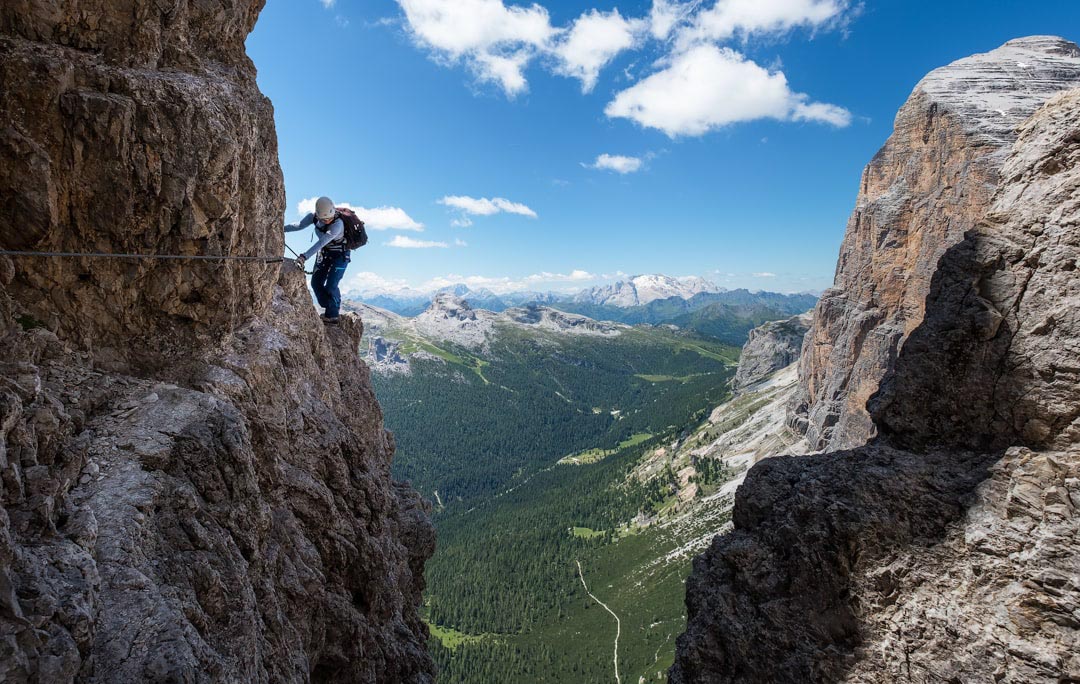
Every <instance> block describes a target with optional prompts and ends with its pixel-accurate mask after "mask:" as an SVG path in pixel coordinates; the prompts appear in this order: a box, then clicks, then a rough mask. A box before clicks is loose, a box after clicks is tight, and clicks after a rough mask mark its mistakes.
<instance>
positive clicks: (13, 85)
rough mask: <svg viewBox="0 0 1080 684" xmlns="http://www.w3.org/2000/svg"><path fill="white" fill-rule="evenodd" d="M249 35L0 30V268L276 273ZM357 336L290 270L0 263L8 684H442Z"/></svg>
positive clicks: (187, 27) (407, 519)
mask: <svg viewBox="0 0 1080 684" xmlns="http://www.w3.org/2000/svg"><path fill="white" fill-rule="evenodd" d="M261 7H262V2H246V1H240V0H234V1H231V2H230V1H229V0H218V1H215V2H194V1H192V2H186V1H183V0H176V1H172V2H150V1H149V0H129V1H126V2H104V1H97V2H94V1H90V0H87V1H81V2H80V1H78V0H67V1H59V0H57V1H54V2H47V1H46V2H41V1H38V2H28V1H27V2H24V1H21V0H10V1H6V2H4V3H3V4H2V6H0V83H3V88H2V89H0V122H3V123H2V124H0V197H2V198H3V200H2V203H0V247H2V248H4V249H17V250H50V251H52V250H59V251H76V252H87V251H95V252H109V253H112V252H130V253H137V254H148V253H155V254H156V253H163V254H219V255H220V254H229V255H270V256H278V255H279V254H280V252H281V245H282V238H281V215H282V213H283V209H284V191H283V187H282V181H281V172H280V169H279V167H278V161H277V151H276V138H275V133H274V127H273V117H272V110H271V106H270V103H269V101H268V100H266V99H265V98H264V97H263V96H262V95H261V94H260V93H259V91H258V89H257V87H256V85H255V79H254V76H255V73H254V68H253V66H252V64H251V63H250V61H249V60H248V58H247V57H246V55H245V54H244V49H243V44H244V39H245V38H246V36H247V34H248V32H249V31H250V30H251V28H252V27H253V25H254V23H255V20H256V17H257V15H258V12H259V10H260V9H261ZM362 333H363V325H362V323H361V321H360V319H359V318H358V317H356V316H355V315H351V314H350V315H346V316H344V317H343V320H342V323H341V324H340V325H339V326H336V327H329V328H324V326H323V324H322V323H321V322H320V321H319V319H318V317H317V316H316V314H315V310H314V307H313V306H312V303H311V297H310V294H309V292H308V289H307V286H306V284H305V282H304V278H303V274H301V273H300V272H299V271H297V270H296V269H295V268H294V267H293V266H292V265H291V264H288V263H287V264H284V265H283V264H281V263H246V262H245V263H204V262H176V261H113V260H91V259H82V258H80V259H28V258H24V257H15V258H8V257H0V681H7V682H42V683H44V682H49V683H52V682H73V681H78V682H89V681H99V682H100V681H116V682H309V681H310V682H431V681H433V675H434V666H433V664H432V661H431V659H430V657H429V655H428V654H427V651H426V642H427V636H428V633H427V628H426V627H425V626H424V624H423V622H422V621H421V619H420V616H419V606H420V600H421V596H420V594H421V591H422V589H423V568H424V562H425V561H426V559H427V558H429V557H430V556H431V554H432V553H433V551H434V544H435V538H434V530H433V528H432V526H431V524H430V522H429V520H428V516H427V508H426V505H425V504H424V503H423V502H422V501H421V500H420V498H419V496H418V495H417V494H416V493H415V492H413V491H412V490H411V489H410V488H409V487H408V486H406V485H402V484H400V483H395V482H393V480H392V479H391V477H390V461H391V458H392V455H393V451H394V440H393V437H392V435H390V434H389V433H388V432H386V431H385V429H384V428H383V421H382V413H381V410H380V408H379V405H378V403H377V402H376V400H375V397H374V393H373V391H372V388H371V382H370V373H369V371H368V369H367V367H366V366H365V365H364V364H363V363H362V362H361V361H360V360H359V358H358V356H357V347H358V345H359V344H360V341H361V336H362Z"/></svg>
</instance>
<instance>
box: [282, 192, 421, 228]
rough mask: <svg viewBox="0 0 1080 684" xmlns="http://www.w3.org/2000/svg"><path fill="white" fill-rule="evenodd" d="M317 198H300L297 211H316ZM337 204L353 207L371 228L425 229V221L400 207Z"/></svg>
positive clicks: (299, 212)
mask: <svg viewBox="0 0 1080 684" xmlns="http://www.w3.org/2000/svg"><path fill="white" fill-rule="evenodd" d="M317 200H318V198H317V197H309V198H307V199H304V200H300V202H299V203H298V204H297V205H296V212H297V213H298V214H300V215H301V216H304V215H306V214H310V213H312V212H314V211H315V202H316V201H317ZM336 206H338V207H344V208H345V209H351V210H352V212H353V213H354V214H356V215H357V216H359V217H360V220H361V221H363V222H364V225H365V226H366V227H367V228H370V229H371V230H415V231H418V232H419V231H422V230H424V224H423V223H420V222H418V221H415V220H414V219H413V218H412V217H411V216H409V215H408V214H407V213H406V212H405V210H404V209H402V208H400V207H385V206H384V207H372V208H368V207H361V206H355V205H352V204H349V203H348V202H338V203H337V204H336Z"/></svg>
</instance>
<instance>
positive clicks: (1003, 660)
mask: <svg viewBox="0 0 1080 684" xmlns="http://www.w3.org/2000/svg"><path fill="white" fill-rule="evenodd" d="M996 175H997V176H998V178H999V179H1000V183H999V187H998V189H997V191H996V193H995V194H994V196H993V197H992V198H991V200H990V201H988V202H987V203H986V205H985V206H984V207H983V211H982V213H981V216H979V217H976V218H974V219H973V220H972V227H971V228H970V229H969V230H968V231H967V232H966V234H965V235H964V236H963V237H962V238H961V239H960V241H959V242H957V243H956V244H954V245H952V246H951V247H949V248H948V249H946V251H945V252H944V254H943V256H942V257H941V259H940V261H939V263H938V265H937V270H936V271H935V272H934V273H933V277H932V280H931V283H930V284H929V288H928V293H929V294H928V297H927V299H926V302H925V315H923V316H922V317H921V319H922V320H921V323H920V324H919V325H918V326H916V327H915V328H914V329H913V330H912V332H911V333H910V335H909V336H908V338H907V341H906V342H905V343H904V344H903V346H902V348H900V349H899V351H898V354H897V358H896V360H895V362H894V363H893V364H890V369H889V371H888V372H887V374H885V377H884V379H883V380H882V382H881V389H880V391H879V392H878V393H877V394H876V395H875V396H873V397H872V398H871V400H870V402H869V405H870V410H869V415H870V416H871V417H872V419H873V421H874V422H873V426H874V427H875V428H876V430H877V432H878V436H877V438H876V439H875V440H874V441H873V442H872V443H870V444H868V445H864V446H862V447H860V448H857V449H854V450H845V451H838V452H833V453H825V454H821V455H815V456H810V457H799V458H777V459H770V460H766V461H763V462H762V463H760V464H758V465H757V466H755V467H754V468H753V469H752V470H751V471H750V473H749V474H748V476H747V478H746V482H745V484H744V485H743V486H742V487H741V488H740V489H739V490H738V493H737V495H736V503H735V511H734V531H733V532H732V533H731V534H729V535H726V536H722V537H717V538H716V539H715V540H714V542H713V544H712V546H711V547H710V549H709V550H708V551H707V552H706V553H705V554H703V555H702V556H700V557H699V558H697V559H696V560H695V564H694V571H693V574H692V575H691V577H690V579H689V580H688V581H687V607H688V611H689V621H688V625H687V631H686V633H685V634H684V635H683V636H681V637H680V638H679V641H678V646H677V657H676V663H675V665H674V667H673V669H672V672H671V674H672V681H674V682H839V681H846V682H881V683H885V682H895V681H914V682H941V681H953V682H983V681H994V682H1007V683H1014V682H1015V683H1020V682H1023V683H1029V682H1047V683H1050V682H1055V683H1056V682H1066V681H1076V680H1078V679H1080V657H1078V655H1077V654H1080V620H1078V618H1077V616H1078V615H1080V581H1078V578H1080V553H1078V545H1080V513H1078V511H1080V431H1078V415H1080V383H1078V382H1077V380H1078V378H1077V372H1078V369H1077V364H1076V353H1077V349H1080V318H1078V317H1077V314H1076V311H1077V301H1076V299H1077V296H1078V295H1077V287H1076V283H1077V281H1076V277H1075V270H1076V268H1077V264H1078V263H1080V90H1072V91H1068V92H1065V93H1062V94H1059V95H1057V96H1055V97H1052V98H1051V99H1050V100H1049V101H1048V102H1047V103H1046V104H1045V105H1044V106H1043V107H1041V108H1040V109H1039V110H1038V111H1037V112H1035V113H1034V115H1033V116H1031V117H1030V118H1029V119H1028V120H1027V121H1026V122H1023V124H1022V126H1020V127H1019V132H1018V138H1017V140H1016V142H1015V144H1014V145H1013V147H1012V148H1011V151H1010V153H1009V154H1008V156H1007V157H1006V158H1005V159H1003V164H1002V166H1001V167H1000V170H999V171H998V172H996ZM932 196H934V197H936V196H938V194H937V192H933V193H932ZM884 238H885V240H886V241H888V240H891V239H892V237H891V234H885V235H884ZM844 258H845V255H842V261H843V259H844ZM820 311H821V309H819V313H820ZM815 325H816V323H815Z"/></svg>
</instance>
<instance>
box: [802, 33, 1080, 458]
mask: <svg viewBox="0 0 1080 684" xmlns="http://www.w3.org/2000/svg"><path fill="white" fill-rule="evenodd" d="M1077 85H1080V48H1078V47H1077V46H1076V45H1075V44H1073V43H1070V42H1068V41H1065V40H1062V39H1060V38H1053V37H1046V36H1037V37H1032V38H1023V39H1018V40H1014V41H1010V42H1009V43H1006V44H1005V45H1004V46H1002V47H1001V48H998V49H997V50H994V51H992V52H989V53H986V54H983V55H976V56H974V57H969V58H966V59H962V60H959V61H958V62H955V63H953V64H950V65H949V66H946V67H942V68H940V69H937V70H935V71H933V72H931V73H930V74H929V75H927V76H926V78H924V79H923V80H922V81H921V82H920V83H919V84H918V85H917V86H916V87H915V90H914V92H913V93H912V95H911V97H910V99H909V100H908V101H907V103H906V104H905V105H904V106H903V108H901V110H900V112H899V114H898V115H897V117H896V122H895V127H894V131H893V134H892V136H891V137H890V138H889V140H888V141H887V142H886V143H885V146H884V147H882V148H881V150H880V151H879V152H878V153H877V155H875V157H874V159H873V160H872V161H871V162H870V164H869V165H868V166H867V167H866V170H865V171H864V172H863V176H862V184H861V187H860V189H859V196H858V199H857V201H856V206H855V211H854V213H852V215H851V218H850V220H849V222H848V226H847V233H846V235H845V237H844V241H843V244H842V246H841V248H840V259H839V261H838V263H837V267H836V279H835V282H834V285H833V287H832V288H831V289H829V290H827V291H826V292H825V293H824V294H823V295H822V297H821V300H820V301H819V303H818V305H817V308H816V310H815V313H814V324H813V327H812V328H811V332H810V334H809V335H808V336H807V338H806V345H805V347H804V349H803V353H802V358H801V360H800V384H801V385H802V391H801V393H800V395H799V396H798V397H797V399H796V402H795V403H794V406H793V416H792V423H793V425H794V426H796V427H797V428H798V429H800V430H802V431H805V432H806V435H807V440H808V442H809V444H810V447H811V448H812V449H815V450H828V449H839V448H847V447H854V446H858V445H861V444H863V443H865V442H866V441H867V440H868V439H869V438H870V437H872V436H873V435H874V430H875V428H874V425H873V422H872V421H871V419H870V415H869V414H868V413H867V411H866V402H867V400H869V399H870V397H871V395H873V394H874V393H875V392H876V391H877V389H878V386H879V383H880V381H881V379H882V377H883V376H884V375H885V373H886V372H888V371H889V370H890V369H891V368H892V365H893V363H894V362H895V359H896V358H897V355H898V353H899V351H900V349H901V347H902V346H903V344H904V341H905V340H906V339H907V337H908V335H910V334H911V332H912V330H914V329H915V328H916V327H917V326H918V325H919V324H920V323H921V322H922V320H923V314H924V310H925V301H926V296H927V294H928V293H929V291H930V281H931V279H932V278H933V276H934V273H935V272H936V270H937V262H938V260H939V259H940V258H941V256H942V255H943V254H944V253H945V251H946V250H947V249H948V248H949V247H951V246H952V245H954V244H956V243H958V242H959V241H960V240H961V239H962V238H963V236H964V233H965V232H966V231H967V230H969V229H970V228H971V227H972V226H973V225H974V224H975V221H976V220H977V219H979V218H980V217H981V216H982V215H983V214H984V213H985V209H986V207H987V204H988V203H989V201H990V197H991V195H992V194H993V192H994V189H995V188H996V187H997V185H998V183H999V179H1000V167H1001V163H1002V162H1003V160H1004V158H1005V156H1006V154H1007V152H1008V150H1009V148H1010V146H1011V144H1012V142H1013V141H1014V140H1015V139H1016V133H1015V129H1016V127H1017V126H1018V125H1019V124H1020V123H1022V122H1023V121H1024V120H1025V119H1026V118H1028V117H1029V116H1030V115H1031V114H1032V113H1033V112H1034V111H1035V109H1036V108H1037V107H1038V106H1039V105H1041V104H1042V103H1043V102H1045V101H1046V100H1047V99H1049V98H1050V97H1051V96H1052V95H1054V94H1055V93H1057V92H1060V91H1062V90H1066V89H1068V88H1070V87H1075V86H1077Z"/></svg>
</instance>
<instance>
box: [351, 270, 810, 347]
mask: <svg viewBox="0 0 1080 684" xmlns="http://www.w3.org/2000/svg"><path fill="white" fill-rule="evenodd" d="M442 295H452V296H453V297H455V298H457V299H461V300H463V301H464V302H466V303H467V304H468V305H469V306H470V307H472V308H473V309H482V310H486V311H491V312H494V313H500V312H502V311H505V310H506V309H509V308H513V307H521V306H527V305H543V306H546V307H550V308H552V309H558V310H560V311H565V312H567V313H576V314H581V315H583V316H588V317H589V318H592V319H594V320H598V321H615V322H619V323H627V324H630V325H637V324H641V323H646V324H649V325H675V326H678V327H680V328H683V329H687V330H691V331H695V332H699V333H702V334H705V335H709V336H711V337H715V338H717V339H720V340H722V341H723V342H725V343H727V344H733V345H741V344H742V343H743V342H745V341H746V335H747V334H748V333H749V331H750V330H751V329H752V328H754V327H755V326H758V325H760V324H761V323H763V322H765V321H769V320H777V319H782V318H787V317H789V316H793V315H795V314H800V313H803V312H805V311H807V310H809V309H811V308H812V307H813V306H814V304H815V302H816V301H817V297H816V296H814V295H812V294H805V293H804V294H779V293H775V292H751V291H749V290H745V289H738V290H726V289H724V288H722V287H719V286H717V285H716V284H714V283H711V282H709V281H708V280H705V279H704V278H698V277H687V278H673V277H671V276H665V275H639V276H634V277H633V278H630V279H628V280H624V281H619V282H616V283H614V284H611V285H603V286H598V287H590V288H586V289H583V290H581V291H579V292H576V293H553V292H533V291H521V292H510V293H504V294H496V293H494V292H492V291H491V290H488V289H483V288H481V289H476V290H474V289H471V288H469V287H468V286H466V285H463V284H459V285H454V286H451V287H446V288H442V289H440V290H436V291H434V292H419V291H416V290H405V291H401V292H397V293H393V294H386V293H383V294H375V295H364V294H360V293H353V294H351V295H349V296H347V297H346V298H347V299H349V300H351V301H352V302H354V303H364V304H369V305H371V306H375V307H378V308H380V309H385V310H387V311H390V312H393V313H396V314H398V315H401V316H410V317H411V316H418V315H420V314H422V313H423V312H424V311H425V310H427V309H428V308H429V307H430V306H431V303H432V302H433V301H434V300H435V299H436V298H437V297H439V296H442Z"/></svg>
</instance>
